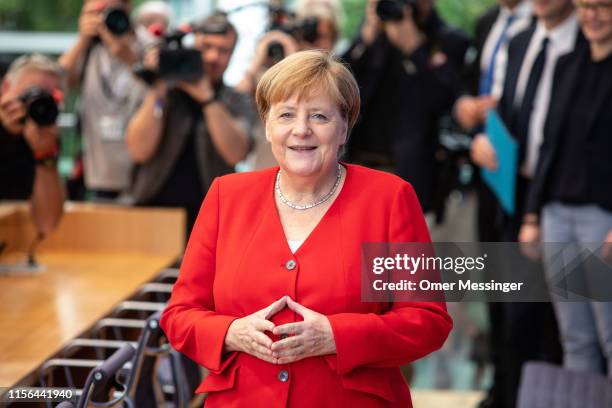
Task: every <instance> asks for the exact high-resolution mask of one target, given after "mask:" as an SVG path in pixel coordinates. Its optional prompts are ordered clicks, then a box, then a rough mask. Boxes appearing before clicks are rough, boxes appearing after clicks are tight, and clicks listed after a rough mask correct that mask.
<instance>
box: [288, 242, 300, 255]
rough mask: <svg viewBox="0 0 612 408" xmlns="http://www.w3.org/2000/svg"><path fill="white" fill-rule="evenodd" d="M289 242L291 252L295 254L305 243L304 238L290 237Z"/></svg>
mask: <svg viewBox="0 0 612 408" xmlns="http://www.w3.org/2000/svg"><path fill="white" fill-rule="evenodd" d="M287 243H288V244H289V249H291V253H292V254H295V251H297V250H298V248H299V247H301V246H302V244H303V243H304V240H302V241H299V240H292V239H288V240H287Z"/></svg>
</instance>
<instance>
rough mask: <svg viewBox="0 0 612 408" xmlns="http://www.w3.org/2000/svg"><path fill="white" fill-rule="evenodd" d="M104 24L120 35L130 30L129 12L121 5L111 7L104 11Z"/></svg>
mask: <svg viewBox="0 0 612 408" xmlns="http://www.w3.org/2000/svg"><path fill="white" fill-rule="evenodd" d="M102 15H103V17H104V25H106V28H108V31H110V32H111V33H113V34H114V35H115V36H117V37H120V36H122V35H124V34H125V33H127V32H128V31H130V27H131V23H130V16H129V15H128V13H127V12H126V11H125V10H124V9H122V8H119V7H109V8H107V9H105V10H104V11H103V12H102Z"/></svg>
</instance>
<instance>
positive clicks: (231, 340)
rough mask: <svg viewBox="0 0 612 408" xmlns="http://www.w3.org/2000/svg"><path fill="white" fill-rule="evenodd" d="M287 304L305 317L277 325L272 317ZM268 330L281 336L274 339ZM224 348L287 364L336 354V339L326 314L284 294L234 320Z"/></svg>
mask: <svg viewBox="0 0 612 408" xmlns="http://www.w3.org/2000/svg"><path fill="white" fill-rule="evenodd" d="M285 307H288V308H289V309H291V310H292V311H294V312H295V313H297V314H299V315H300V316H302V317H303V319H304V320H303V321H300V322H294V323H287V324H283V325H279V326H276V325H275V324H274V323H272V322H271V321H270V320H269V319H270V318H271V317H272V316H274V315H275V314H276V313H278V312H280V311H281V310H283V309H284V308H285ZM265 332H271V333H272V334H274V335H277V336H282V338H281V340H278V341H272V339H271V338H270V337H268V335H266V333H265ZM283 335H287V336H283ZM224 351H227V352H231V351H242V352H244V353H247V354H250V355H252V356H255V357H257V358H259V359H261V360H264V361H267V362H269V363H272V364H288V363H292V362H294V361H298V360H302V359H304V358H308V357H315V356H322V355H326V354H334V353H335V352H336V342H335V340H334V335H333V332H332V328H331V324H330V323H329V320H328V319H327V317H326V316H325V315H323V314H321V313H317V312H315V311H314V310H311V309H308V308H307V307H305V306H303V305H301V304H299V303H297V302H295V301H294V300H293V299H291V298H290V297H289V296H283V297H282V298H280V299H279V300H277V301H275V302H274V303H272V304H271V305H269V306H267V307H265V308H263V309H261V310H258V311H257V312H255V313H253V314H250V315H248V316H245V317H243V318H240V319H236V320H234V321H233V322H232V324H231V325H230V327H229V329H228V331H227V334H226V336H225V348H224Z"/></svg>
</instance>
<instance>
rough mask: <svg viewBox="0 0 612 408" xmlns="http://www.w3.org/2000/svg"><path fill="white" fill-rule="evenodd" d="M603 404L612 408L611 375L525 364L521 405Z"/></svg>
mask: <svg viewBox="0 0 612 408" xmlns="http://www.w3.org/2000/svg"><path fill="white" fill-rule="evenodd" d="M603 407H612V381H611V380H609V379H608V378H606V377H604V376H601V375H598V374H595V373H590V372H581V371H571V370H567V369H564V368H562V367H559V366H556V365H552V364H548V363H541V362H529V363H527V364H525V365H524V366H523V373H522V376H521V386H520V389H519V396H518V402H517V408H603Z"/></svg>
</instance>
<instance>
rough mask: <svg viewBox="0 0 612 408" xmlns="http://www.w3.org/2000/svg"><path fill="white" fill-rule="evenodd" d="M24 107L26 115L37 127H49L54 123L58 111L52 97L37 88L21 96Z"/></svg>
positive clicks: (30, 89)
mask: <svg viewBox="0 0 612 408" xmlns="http://www.w3.org/2000/svg"><path fill="white" fill-rule="evenodd" d="M21 100H22V101H23V103H24V104H25V105H26V110H27V115H28V117H29V118H30V119H32V120H33V121H34V122H35V123H36V124H37V125H39V126H49V125H52V124H54V123H55V121H56V120H57V116H58V115H59V109H58V107H57V103H56V102H55V99H54V98H53V96H52V95H51V94H50V93H49V92H47V91H45V90H44V89H41V88H38V87H32V88H29V89H28V90H26V91H25V92H24V93H23V95H22V96H21Z"/></svg>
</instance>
